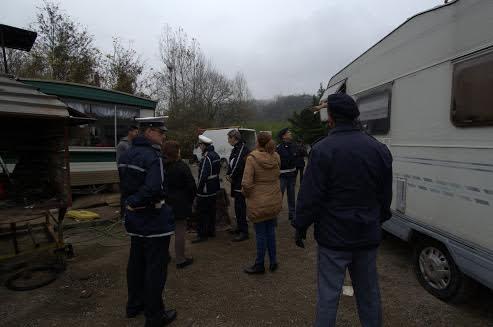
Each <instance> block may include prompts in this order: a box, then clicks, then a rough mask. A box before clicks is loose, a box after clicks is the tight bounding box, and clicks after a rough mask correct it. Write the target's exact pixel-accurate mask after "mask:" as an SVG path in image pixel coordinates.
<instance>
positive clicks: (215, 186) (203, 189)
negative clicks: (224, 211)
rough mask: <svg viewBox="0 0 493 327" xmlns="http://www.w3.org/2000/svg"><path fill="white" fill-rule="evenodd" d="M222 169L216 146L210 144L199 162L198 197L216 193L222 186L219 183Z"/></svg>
mask: <svg viewBox="0 0 493 327" xmlns="http://www.w3.org/2000/svg"><path fill="white" fill-rule="evenodd" d="M220 171H221V159H220V158H219V155H218V154H217V153H216V152H215V151H214V147H213V146H212V145H209V146H207V149H206V150H205V152H204V155H203V156H202V160H200V163H199V181H198V187H197V196H198V197H201V198H203V197H209V196H213V195H216V193H217V191H219V189H220V188H221V185H220V183H219V173H220Z"/></svg>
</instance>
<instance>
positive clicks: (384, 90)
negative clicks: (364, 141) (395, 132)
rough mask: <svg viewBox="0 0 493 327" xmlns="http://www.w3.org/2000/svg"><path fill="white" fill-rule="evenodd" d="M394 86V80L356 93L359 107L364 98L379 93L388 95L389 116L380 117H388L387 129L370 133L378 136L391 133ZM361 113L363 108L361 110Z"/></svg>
mask: <svg viewBox="0 0 493 327" xmlns="http://www.w3.org/2000/svg"><path fill="white" fill-rule="evenodd" d="M393 86H394V82H393V81H392V82H390V83H385V84H382V85H379V86H376V87H373V88H371V89H368V90H365V91H361V92H358V93H356V94H355V95H354V97H355V98H356V103H357V104H358V108H359V107H360V101H361V100H363V99H367V98H371V97H372V96H377V95H382V94H383V95H387V97H388V99H387V117H386V118H380V119H386V120H387V125H386V130H385V132H383V133H370V132H369V131H368V133H369V134H370V135H376V136H385V135H388V134H389V133H390V130H391V127H392V126H391V116H392V88H393ZM360 113H361V110H360ZM376 120H378V119H374V120H364V121H361V123H363V122H366V121H376Z"/></svg>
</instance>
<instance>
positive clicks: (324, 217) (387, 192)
mask: <svg viewBox="0 0 493 327" xmlns="http://www.w3.org/2000/svg"><path fill="white" fill-rule="evenodd" d="M323 106H324V107H327V108H328V112H329V120H328V126H329V128H330V133H329V136H328V137H326V138H324V139H323V140H321V141H319V142H318V143H317V144H316V145H315V146H314V147H313V150H312V151H311V153H310V159H309V163H308V166H307V169H306V172H305V176H304V178H303V183H302V185H301V189H300V191H299V193H298V206H297V208H296V218H295V220H294V222H293V226H294V227H295V228H296V230H297V233H296V241H297V245H298V246H301V247H303V242H302V241H303V239H304V237H305V234H306V229H307V228H308V227H309V226H310V225H311V224H312V223H314V224H315V239H316V240H317V243H318V301H317V302H318V303H317V317H316V324H315V325H316V326H324V327H326V326H335V321H336V313H337V305H338V302H339V295H340V293H341V288H342V285H343V282H344V275H345V272H346V269H349V273H350V275H351V281H352V283H353V287H354V291H355V295H356V303H357V305H358V313H359V317H360V321H361V324H362V325H363V326H381V325H382V313H381V304H380V290H379V286H378V276H377V268H376V259H377V247H378V245H379V244H380V241H381V237H382V230H381V224H382V223H383V222H384V221H386V220H387V219H389V218H390V216H391V213H390V203H391V201H392V156H391V154H390V151H389V150H388V149H387V147H386V146H385V145H383V144H382V143H380V142H378V141H377V140H376V139H374V138H373V137H371V136H369V135H367V134H366V133H364V132H363V131H361V130H360V128H359V127H358V122H357V117H358V116H359V110H358V106H357V105H356V103H355V102H354V100H353V99H352V98H351V97H350V96H348V95H346V94H342V93H338V94H332V95H330V96H329V97H328V99H327V102H326V104H324V105H323Z"/></svg>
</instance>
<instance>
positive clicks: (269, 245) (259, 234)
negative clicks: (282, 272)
mask: <svg viewBox="0 0 493 327" xmlns="http://www.w3.org/2000/svg"><path fill="white" fill-rule="evenodd" d="M254 228H255V237H256V239H257V258H256V259H255V264H257V265H261V266H263V265H264V258H265V252H266V250H268V252H269V261H270V264H271V265H272V264H274V263H277V257H276V220H275V219H270V220H266V221H263V222H261V223H256V224H255V225H254Z"/></svg>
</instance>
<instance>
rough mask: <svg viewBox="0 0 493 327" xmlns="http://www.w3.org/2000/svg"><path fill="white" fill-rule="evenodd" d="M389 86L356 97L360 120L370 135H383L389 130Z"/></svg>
mask: <svg viewBox="0 0 493 327" xmlns="http://www.w3.org/2000/svg"><path fill="white" fill-rule="evenodd" d="M390 95H391V91H390V88H379V89H375V90H373V91H370V92H365V93H364V94H361V95H359V96H358V97H357V101H356V102H357V103H358V107H359V110H360V113H361V114H360V121H361V123H362V125H363V127H365V129H366V130H367V132H368V133H370V134H371V135H384V134H387V133H388V132H389V130H390Z"/></svg>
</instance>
